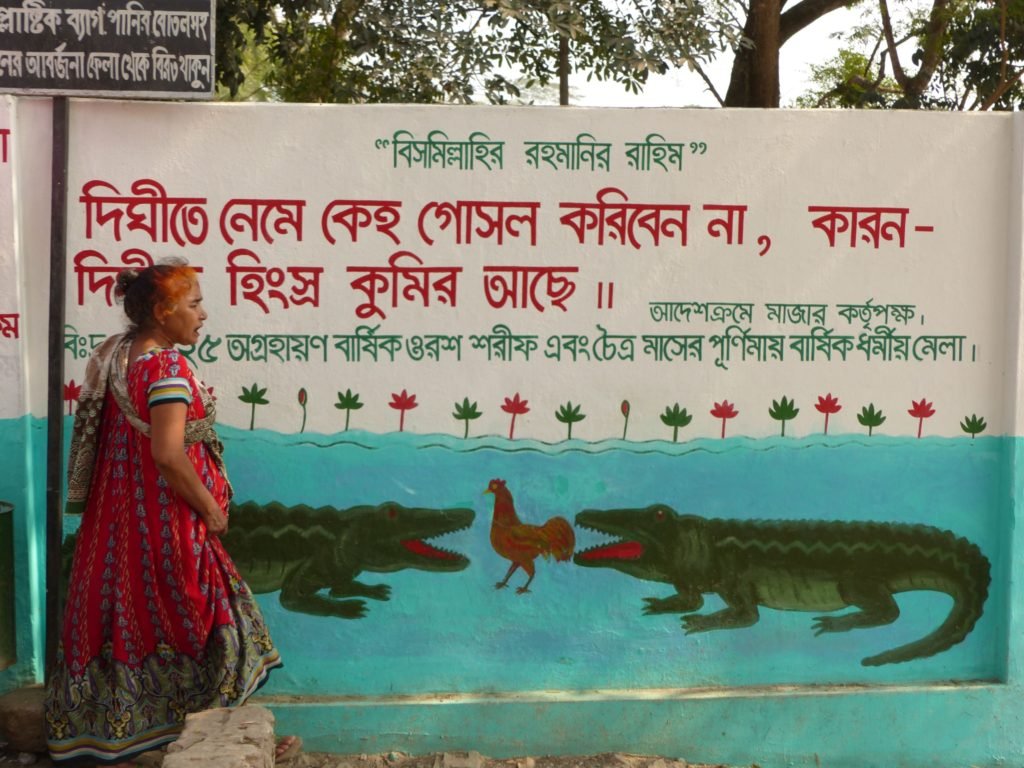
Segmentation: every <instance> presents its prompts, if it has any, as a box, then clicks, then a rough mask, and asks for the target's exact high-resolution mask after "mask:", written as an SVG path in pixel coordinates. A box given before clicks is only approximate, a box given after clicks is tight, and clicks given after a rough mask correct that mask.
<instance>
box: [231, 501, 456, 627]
mask: <svg viewBox="0 0 1024 768" xmlns="http://www.w3.org/2000/svg"><path fill="white" fill-rule="evenodd" d="M229 520H230V528H229V530H228V532H227V534H226V535H225V536H224V538H223V541H224V546H225V548H226V549H227V550H228V552H229V553H230V554H231V557H232V559H233V560H234V561H235V564H236V565H237V566H238V569H239V571H240V572H241V574H242V576H243V577H244V578H245V580H246V583H248V585H249V587H250V588H251V589H252V591H253V592H254V593H256V594H263V593H267V592H278V591H280V593H281V595H280V597H281V605H282V606H284V607H285V608H287V609H288V610H290V611H296V612H299V613H308V614H311V615H313V616H336V617H338V618H340V619H358V618H362V617H363V616H365V615H366V611H367V607H366V601H365V600H362V599H360V598H364V597H366V598H370V599H373V600H390V599H391V587H389V586H388V585H387V584H364V583H362V582H361V581H357V580H356V577H357V576H358V575H359V574H360V573H363V572H364V571H368V572H371V573H392V572H394V571H401V570H403V569H406V568H414V569H417V570H421V571H432V572H438V573H447V572H452V571H461V570H463V569H464V568H466V567H467V566H468V565H469V559H468V558H467V557H466V556H465V555H461V554H459V553H458V552H453V551H451V550H447V549H442V548H440V547H436V546H434V544H433V543H431V541H430V540H432V539H434V538H435V537H438V536H443V535H445V534H448V533H453V532H455V531H459V530H462V529H464V528H468V527H469V526H470V524H471V523H472V522H473V510H471V509H426V508H423V507H413V508H409V507H403V506H402V505H401V504H396V503H394V502H386V503H384V504H379V505H377V506H358V507H349V508H348V509H334V508H332V507H320V508H318V509H312V508H310V507H307V506H304V505H300V506H295V507H285V506H284V505H283V504H277V503H275V502H271V503H269V504H257V503H255V502H252V501H249V502H246V503H244V504H240V505H235V504H232V506H231V510H230V515H229ZM323 589H326V590H328V594H327V595H326V596H325V595H322V594H319V593H320V591H321V590H323Z"/></svg>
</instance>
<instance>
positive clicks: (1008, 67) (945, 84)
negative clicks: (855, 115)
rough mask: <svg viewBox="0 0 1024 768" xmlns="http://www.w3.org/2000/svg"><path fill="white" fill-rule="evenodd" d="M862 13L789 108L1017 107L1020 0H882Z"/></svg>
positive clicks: (1022, 66) (1023, 32)
mask: <svg viewBox="0 0 1024 768" xmlns="http://www.w3.org/2000/svg"><path fill="white" fill-rule="evenodd" d="M862 7H863V8H864V9H865V11H864V15H863V23H862V24H860V25H857V26H855V27H853V28H852V29H850V30H848V31H846V32H843V33H838V34H837V35H835V37H837V38H839V40H840V43H839V46H840V47H839V50H838V53H837V55H836V56H835V57H834V58H833V59H831V60H830V61H829V62H827V63H826V64H824V65H822V66H816V67H812V68H811V71H812V78H811V79H812V82H813V83H814V86H813V87H812V89H811V91H810V92H808V93H807V94H805V95H804V96H802V97H800V98H799V99H797V106H801V107H853V108H871V107H874V108H890V109H891V108H904V109H905V108H913V109H917V108H925V109H945V110H976V109H1001V110H1011V109H1021V108H1022V107H1024V78H1022V74H1024V0H911V1H910V2H901V3H895V2H893V1H892V0H882V1H881V2H878V3H864V4H863V6H862ZM887 22H888V25H889V27H890V30H891V37H890V36H887V35H886V23H887ZM894 51H895V53H896V54H897V57H898V58H897V57H894V55H893V54H894Z"/></svg>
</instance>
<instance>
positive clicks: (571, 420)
mask: <svg viewBox="0 0 1024 768" xmlns="http://www.w3.org/2000/svg"><path fill="white" fill-rule="evenodd" d="M555 418H556V419H558V420H559V421H560V422H562V423H563V424H566V425H568V427H569V435H568V437H567V438H566V439H567V440H572V425H573V424H575V423H576V422H578V421H583V420H584V419H585V418H587V415H586V414H585V413H580V406H578V405H573V404H572V400H570V401H568V402H567V403H566V404H565V405H560V406H558V410H557V411H555Z"/></svg>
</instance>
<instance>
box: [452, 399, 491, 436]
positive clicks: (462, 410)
mask: <svg viewBox="0 0 1024 768" xmlns="http://www.w3.org/2000/svg"><path fill="white" fill-rule="evenodd" d="M483 415H484V414H483V412H482V411H479V410H477V407H476V403H475V402H473V403H471V402H469V398H468V397H464V398H462V402H461V403H460V402H458V401H456V402H455V411H454V412H453V413H452V416H454V417H455V418H456V419H457V420H459V421H464V422H466V429H465V431H464V432H463V433H462V437H463V438H467V437H469V422H471V421H472V420H473V419H479V418H480V417H481V416H483Z"/></svg>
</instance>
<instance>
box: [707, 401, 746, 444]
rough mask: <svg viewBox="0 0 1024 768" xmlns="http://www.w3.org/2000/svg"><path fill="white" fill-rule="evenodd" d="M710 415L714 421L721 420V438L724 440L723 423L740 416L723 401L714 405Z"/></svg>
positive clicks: (731, 406)
mask: <svg viewBox="0 0 1024 768" xmlns="http://www.w3.org/2000/svg"><path fill="white" fill-rule="evenodd" d="M711 415H712V416H714V417H715V418H716V419H721V420H722V437H723V438H724V437H725V422H726V421H727V420H729V419H735V418H736V417H737V416H739V415H740V412H739V411H737V410H736V408H735V407H734V406H733V404H732V403H730V402H729V401H728V400H723V401H722V402H720V403H715V407H714V408H712V409H711Z"/></svg>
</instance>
